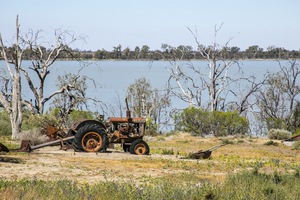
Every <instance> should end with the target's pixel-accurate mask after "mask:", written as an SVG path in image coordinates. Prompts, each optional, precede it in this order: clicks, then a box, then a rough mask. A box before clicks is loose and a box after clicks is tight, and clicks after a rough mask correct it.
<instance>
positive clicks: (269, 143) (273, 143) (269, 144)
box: [264, 140, 278, 146]
mask: <svg viewBox="0 0 300 200" xmlns="http://www.w3.org/2000/svg"><path fill="white" fill-rule="evenodd" d="M264 145H266V146H278V143H277V142H274V141H273V140H270V141H268V142H266V143H264Z"/></svg>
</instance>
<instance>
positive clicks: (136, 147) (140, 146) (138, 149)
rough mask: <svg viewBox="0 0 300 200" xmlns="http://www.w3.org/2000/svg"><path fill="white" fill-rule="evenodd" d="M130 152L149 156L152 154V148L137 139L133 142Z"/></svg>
mask: <svg viewBox="0 0 300 200" xmlns="http://www.w3.org/2000/svg"><path fill="white" fill-rule="evenodd" d="M129 151H130V153H131V154H136V155H148V154H149V153H150V148H149V146H148V144H147V143H146V142H145V141H144V140H142V139H137V140H135V141H133V142H132V144H131V146H130V148H129Z"/></svg>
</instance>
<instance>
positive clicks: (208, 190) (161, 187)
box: [0, 171, 300, 200]
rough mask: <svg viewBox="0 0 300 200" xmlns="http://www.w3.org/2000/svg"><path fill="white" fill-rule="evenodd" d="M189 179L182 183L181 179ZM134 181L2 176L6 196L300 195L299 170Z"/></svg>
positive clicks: (28, 197)
mask: <svg viewBox="0 0 300 200" xmlns="http://www.w3.org/2000/svg"><path fill="white" fill-rule="evenodd" d="M182 179H183V180H187V181H186V184H180V180H182ZM145 180H147V181H144V182H143V184H136V183H135V181H131V182H130V183H128V182H116V181H99V182H98V183H96V184H94V185H88V184H79V183H77V182H76V181H68V180H56V181H43V180H15V181H7V180H4V179H0V188H1V190H0V196H1V198H3V199H28V200H31V199H42V200H43V199H47V200H48V199H50V200H51V199H53V200H54V199H62V200H66V199H74V200H77V199H78V200H79V199H80V200H81V199H83V200H85V199H95V200H96V199H101V200H106V199H183V200H185V199H200V200H201V199H297V198H298V197H299V196H300V190H299V189H298V187H299V185H300V179H299V171H298V172H297V173H290V174H281V173H279V172H277V171H275V172H274V173H271V174H264V173H259V172H258V173H252V172H250V171H242V172H240V173H237V174H231V175H228V176H227V178H225V181H224V182H223V183H212V182H210V181H209V180H207V179H201V178H198V177H197V175H196V173H195V172H191V173H188V172H186V173H180V174H177V175H175V174H169V175H167V176H165V177H162V178H156V179H154V178H152V177H150V176H148V177H145Z"/></svg>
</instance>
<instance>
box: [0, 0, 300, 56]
mask: <svg viewBox="0 0 300 200" xmlns="http://www.w3.org/2000/svg"><path fill="white" fill-rule="evenodd" d="M299 11H300V1H299V0H284V1H283V0H209V1H208V0H206V1H204V0H105V1H104V0H85V1H82V0H51V1H43V0H9V1H8V0H2V2H1V12H0V33H1V35H2V38H3V40H4V42H5V43H6V44H11V43H12V42H13V39H14V36H15V21H16V16H17V15H19V24H20V30H21V32H22V34H25V33H26V32H28V31H29V30H33V31H38V30H42V35H43V38H44V39H45V40H47V38H51V36H53V35H54V31H55V29H62V30H69V31H71V32H72V33H74V34H75V35H76V36H84V38H85V41H78V42H76V43H74V44H73V46H71V48H78V49H80V50H92V51H95V50H98V49H105V50H112V49H113V47H115V46H118V45H119V44H120V45H121V46H122V49H124V48H126V47H129V48H130V49H132V50H133V49H134V48H135V47H136V46H139V47H141V46H143V45H148V46H149V47H150V50H156V49H159V50H160V49H161V45H162V44H169V45H172V46H178V45H190V46H192V47H194V48H195V47H196V42H195V40H194V37H193V35H192V34H191V33H190V32H189V30H188V29H191V30H192V31H193V32H194V33H196V35H197V38H198V41H199V42H200V43H201V44H204V45H211V44H212V43H213V42H214V33H215V31H214V29H215V27H219V26H221V25H222V27H221V29H220V31H219V32H218V34H217V37H216V42H217V43H218V44H220V45H224V44H225V43H226V42H228V41H229V40H230V43H229V46H237V47H239V48H241V50H245V49H247V48H248V47H249V46H252V45H258V46H259V47H261V48H264V49H265V50H266V49H267V47H269V46H275V47H283V48H285V49H288V50H299V49H300V15H299ZM231 38H232V39H231ZM48 41H51V39H48Z"/></svg>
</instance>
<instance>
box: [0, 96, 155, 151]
mask: <svg viewBox="0 0 300 200" xmlns="http://www.w3.org/2000/svg"><path fill="white" fill-rule="evenodd" d="M125 102H126V107H127V111H126V117H110V118H108V119H107V120H106V121H103V120H102V121H101V120H84V121H81V122H79V123H76V124H75V125H74V127H73V128H71V129H69V130H68V132H67V133H65V134H63V135H65V137H62V138H60V139H56V140H54V141H50V142H46V143H42V144H39V145H35V146H32V145H30V141H22V143H21V147H20V148H19V149H14V150H18V151H25V152H30V151H32V150H35V149H39V148H43V147H46V146H50V145H54V144H61V146H62V147H64V148H69V147H70V146H71V147H72V148H74V150H75V151H83V152H106V151H107V148H108V147H112V146H113V145H114V144H121V145H122V147H123V150H124V151H125V152H130V153H131V154H137V155H148V154H149V153H150V148H149V145H148V144H147V143H146V142H145V141H144V140H143V136H144V135H145V128H146V119H145V118H143V117H133V118H132V117H131V111H130V110H129V107H128V102H127V99H125ZM55 130H58V129H54V132H55ZM0 144H1V143H0ZM66 146H67V147H66ZM0 151H9V150H8V149H7V148H6V147H5V146H4V145H3V144H1V145H0Z"/></svg>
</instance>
